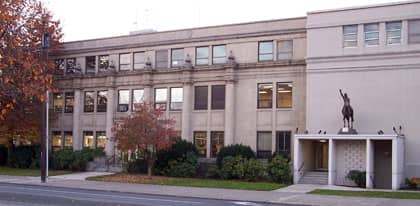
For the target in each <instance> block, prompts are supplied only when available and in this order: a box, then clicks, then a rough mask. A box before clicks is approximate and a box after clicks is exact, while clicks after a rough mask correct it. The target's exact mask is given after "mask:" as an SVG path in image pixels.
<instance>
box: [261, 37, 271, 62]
mask: <svg viewBox="0 0 420 206" xmlns="http://www.w3.org/2000/svg"><path fill="white" fill-rule="evenodd" d="M258 61H273V41H260V42H258Z"/></svg>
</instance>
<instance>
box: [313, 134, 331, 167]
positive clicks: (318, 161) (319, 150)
mask: <svg viewBox="0 0 420 206" xmlns="http://www.w3.org/2000/svg"><path fill="white" fill-rule="evenodd" d="M314 146H315V170H319V171H327V170H328V141H327V140H319V141H316V142H315V144H314Z"/></svg>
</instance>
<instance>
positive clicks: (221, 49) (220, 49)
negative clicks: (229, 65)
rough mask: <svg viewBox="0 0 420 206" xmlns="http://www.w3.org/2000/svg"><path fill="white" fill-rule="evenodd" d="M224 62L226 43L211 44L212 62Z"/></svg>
mask: <svg viewBox="0 0 420 206" xmlns="http://www.w3.org/2000/svg"><path fill="white" fill-rule="evenodd" d="M224 63H226V45H217V46H213V64H224Z"/></svg>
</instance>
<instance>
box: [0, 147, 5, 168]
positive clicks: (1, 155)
mask: <svg viewBox="0 0 420 206" xmlns="http://www.w3.org/2000/svg"><path fill="white" fill-rule="evenodd" d="M6 163H7V147H6V146H4V145H0V166H4V165H6Z"/></svg>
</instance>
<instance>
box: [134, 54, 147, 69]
mask: <svg viewBox="0 0 420 206" xmlns="http://www.w3.org/2000/svg"><path fill="white" fill-rule="evenodd" d="M144 66H145V58H144V52H136V53H134V70H136V69H144Z"/></svg>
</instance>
